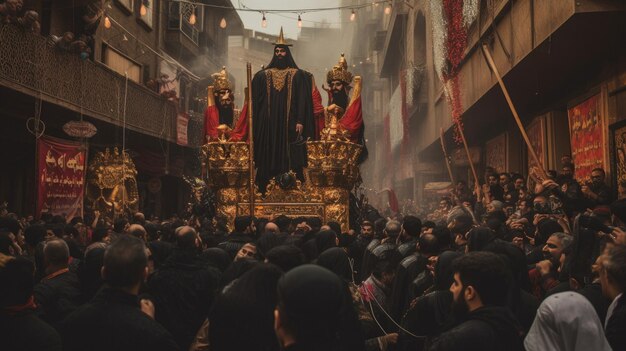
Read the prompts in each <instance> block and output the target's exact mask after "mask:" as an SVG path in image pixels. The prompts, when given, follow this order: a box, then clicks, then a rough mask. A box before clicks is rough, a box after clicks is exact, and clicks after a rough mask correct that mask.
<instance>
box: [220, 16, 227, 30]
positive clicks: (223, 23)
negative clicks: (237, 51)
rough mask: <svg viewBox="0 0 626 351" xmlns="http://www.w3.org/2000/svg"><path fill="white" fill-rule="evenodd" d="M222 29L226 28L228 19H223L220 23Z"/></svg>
mask: <svg viewBox="0 0 626 351" xmlns="http://www.w3.org/2000/svg"><path fill="white" fill-rule="evenodd" d="M220 28H222V29H224V28H226V18H224V17H222V20H221V21H220Z"/></svg>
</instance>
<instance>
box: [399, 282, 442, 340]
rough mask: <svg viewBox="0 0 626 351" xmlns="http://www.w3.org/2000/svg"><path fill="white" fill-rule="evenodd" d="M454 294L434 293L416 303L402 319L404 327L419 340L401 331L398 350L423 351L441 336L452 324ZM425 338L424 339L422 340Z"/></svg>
mask: <svg viewBox="0 0 626 351" xmlns="http://www.w3.org/2000/svg"><path fill="white" fill-rule="evenodd" d="M451 306H452V293H451V292H450V291H449V290H439V291H434V292H432V293H430V294H426V295H424V296H422V297H420V298H418V299H417V300H416V301H415V305H414V306H413V307H412V308H411V309H409V310H408V311H407V313H406V314H405V316H404V318H403V319H402V323H401V325H402V327H403V328H404V329H406V330H408V331H409V332H411V333H412V334H414V335H416V336H419V337H420V338H419V339H416V338H415V337H413V336H411V335H408V334H406V333H405V332H403V331H400V335H399V336H398V350H399V351H405V350H406V351H408V350H423V349H425V348H426V347H427V345H428V343H429V342H430V341H432V339H433V338H434V337H435V336H437V335H439V333H441V331H442V330H443V329H444V327H445V326H446V325H449V324H451V323H452V321H451V318H452V317H451V314H450V309H451ZM421 337H424V338H421Z"/></svg>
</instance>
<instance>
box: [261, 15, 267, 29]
mask: <svg viewBox="0 0 626 351" xmlns="http://www.w3.org/2000/svg"><path fill="white" fill-rule="evenodd" d="M261 27H263V28H266V27H267V19H265V12H263V19H262V20H261Z"/></svg>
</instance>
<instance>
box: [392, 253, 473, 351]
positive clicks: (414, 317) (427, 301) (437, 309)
mask: <svg viewBox="0 0 626 351" xmlns="http://www.w3.org/2000/svg"><path fill="white" fill-rule="evenodd" d="M460 256H462V254H461V253H459V252H456V251H444V252H443V253H442V254H441V255H439V258H438V259H437V263H436V264H435V269H434V276H435V284H434V286H433V288H432V289H433V290H434V291H432V292H430V293H428V294H426V295H424V296H422V297H419V298H418V299H416V300H415V301H414V303H412V304H411V306H412V307H411V308H410V309H409V310H408V311H407V313H406V314H405V315H404V318H403V319H402V323H401V325H402V327H403V328H404V329H406V330H407V331H409V332H410V333H411V334H413V335H409V334H408V333H406V332H404V331H402V330H401V331H400V336H399V337H398V348H397V349H398V350H426V349H427V345H428V343H429V340H432V338H433V337H435V336H437V335H438V334H439V333H440V332H441V331H442V330H444V327H445V326H446V325H448V323H451V321H450V320H449V319H448V318H449V316H450V310H451V306H452V293H451V292H450V286H451V285H452V282H453V281H454V274H453V272H452V262H453V261H454V260H455V259H456V258H457V257H460ZM415 336H417V338H416V337H415Z"/></svg>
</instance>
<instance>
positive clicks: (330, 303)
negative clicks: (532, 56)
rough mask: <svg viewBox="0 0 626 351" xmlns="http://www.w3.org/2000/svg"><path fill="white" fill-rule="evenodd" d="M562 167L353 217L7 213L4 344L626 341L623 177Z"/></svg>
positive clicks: (524, 345) (125, 346)
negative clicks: (353, 224) (421, 205)
mask: <svg viewBox="0 0 626 351" xmlns="http://www.w3.org/2000/svg"><path fill="white" fill-rule="evenodd" d="M554 173H555V172H554ZM554 173H551V174H550V177H549V178H548V179H544V180H539V181H537V182H536V184H534V185H533V186H532V187H531V186H529V185H528V184H527V181H526V180H525V179H524V178H522V177H521V176H519V175H516V174H510V173H500V174H497V173H495V172H490V171H489V170H488V172H487V174H486V176H485V185H484V186H482V187H476V188H475V189H474V190H473V191H472V190H470V189H468V186H467V185H466V183H464V182H462V181H460V182H458V183H457V184H456V185H455V187H454V189H452V190H451V191H450V194H449V195H448V196H445V197H443V198H442V199H441V201H440V202H439V203H438V204H439V205H438V208H436V209H435V210H433V211H431V212H428V213H423V212H419V211H417V212H416V213H415V214H417V215H415V214H406V213H405V214H402V213H390V214H388V215H385V216H383V215H381V214H380V213H379V212H378V211H376V210H374V209H372V210H370V211H369V212H367V213H364V215H363V218H362V221H361V223H360V225H359V227H358V228H352V229H353V230H351V231H342V227H341V225H340V224H339V223H337V222H328V223H323V222H322V221H321V219H320V218H315V217H306V218H305V217H302V218H289V217H286V216H283V215H277V216H275V217H273V218H270V219H264V218H252V217H250V216H240V217H237V218H235V221H234V226H233V227H234V228H233V230H232V231H229V230H228V226H227V225H226V223H225V222H224V221H221V220H213V221H208V220H206V221H200V220H197V219H194V220H184V219H180V218H172V219H168V220H163V221H158V220H146V219H145V218H144V215H143V214H141V213H136V214H134V215H133V216H132V217H130V218H118V219H116V220H111V219H108V218H101V217H100V216H99V215H98V214H97V213H96V215H95V217H94V218H90V219H89V220H87V221H85V220H84V219H83V218H79V217H75V218H73V219H72V220H71V221H70V222H69V223H67V222H66V220H65V218H64V217H61V216H42V218H41V219H33V218H32V217H30V218H20V217H18V216H17V215H15V214H12V213H6V212H5V213H2V217H1V218H0V330H2V331H3V335H5V336H4V337H3V342H2V349H3V350H5V349H6V350H216V351H219V350H268V351H269V350H281V349H285V350H368V351H370V350H381V351H386V350H437V351H439V350H481V351H488V350H506V351H514V350H529V351H534V350H626V333H624V331H626V298H624V297H622V294H623V292H624V290H626V232H625V229H624V224H625V223H626V199H622V195H623V194H622V192H623V190H626V186H621V185H620V189H619V190H620V191H619V196H618V199H617V200H613V198H612V197H613V195H614V192H613V191H612V189H611V188H610V187H609V186H608V185H606V184H605V179H604V178H605V174H604V171H603V170H602V169H596V170H594V171H593V172H592V174H591V180H592V181H591V182H590V183H588V184H584V185H581V184H579V183H578V182H577V181H576V180H575V179H574V178H573V176H572V175H573V165H571V164H564V165H563V167H562V169H561V171H560V172H559V173H558V174H554ZM624 185H626V184H624ZM420 217H421V219H420Z"/></svg>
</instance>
